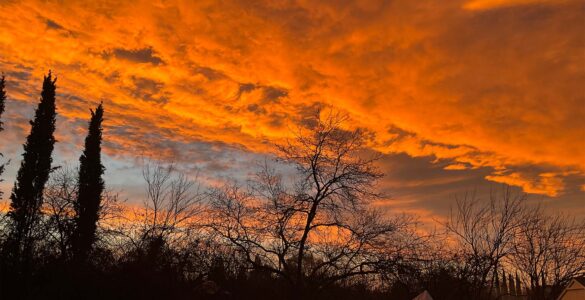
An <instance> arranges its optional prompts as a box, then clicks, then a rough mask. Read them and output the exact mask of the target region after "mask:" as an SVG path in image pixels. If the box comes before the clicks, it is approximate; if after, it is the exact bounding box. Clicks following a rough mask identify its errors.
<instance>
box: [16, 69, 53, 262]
mask: <svg viewBox="0 0 585 300" xmlns="http://www.w3.org/2000/svg"><path fill="white" fill-rule="evenodd" d="M56 80H57V79H56V78H55V79H53V77H52V75H51V71H49V74H48V75H47V76H44V81H43V90H42V92H41V99H40V103H39V105H38V107H37V109H36V111H35V118H34V120H33V121H31V122H30V124H31V130H30V134H29V136H28V137H27V139H26V143H25V144H24V153H23V154H22V156H23V160H22V162H21V164H20V169H19V170H18V174H17V176H16V182H15V183H14V188H13V190H12V195H11V196H10V200H11V203H10V210H9V212H8V216H9V217H10V218H11V221H12V224H11V231H10V236H9V245H10V247H9V251H10V252H12V254H13V255H16V256H15V257H14V258H18V259H25V260H27V259H28V258H30V254H31V251H32V246H33V243H34V237H33V233H34V227H35V225H36V224H37V222H38V220H39V217H40V213H41V212H40V208H41V205H42V203H43V190H44V188H45V183H46V182H47V179H48V178H49V173H50V172H51V163H52V158H51V154H52V153H53V147H54V145H55V137H54V136H53V133H54V132H55V117H56V115H57V113H56V107H55V89H56V85H55V82H56Z"/></svg>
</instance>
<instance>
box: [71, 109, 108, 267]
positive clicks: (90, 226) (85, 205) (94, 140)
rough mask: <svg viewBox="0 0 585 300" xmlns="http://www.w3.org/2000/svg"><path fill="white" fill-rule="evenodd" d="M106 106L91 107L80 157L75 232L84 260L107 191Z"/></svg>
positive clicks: (78, 253) (75, 242)
mask: <svg viewBox="0 0 585 300" xmlns="http://www.w3.org/2000/svg"><path fill="white" fill-rule="evenodd" d="M103 114H104V109H103V106H102V104H100V105H98V107H97V108H96V110H95V112H94V111H91V120H90V122H89V132H88V134H87V137H86V139H85V149H84V151H83V154H82V155H81V157H80V158H79V163H80V164H79V179H78V184H79V188H78V194H77V201H76V205H75V211H76V222H75V223H76V228H75V233H74V235H73V243H72V246H73V255H74V259H75V260H77V261H79V262H83V261H85V260H86V259H87V256H88V254H89V251H90V250H91V247H92V245H93V243H94V241H95V234H96V228H97V222H98V218H99V209H100V207H101V201H102V193H103V191H104V180H103V179H102V175H103V174H104V166H103V165H102V162H101V142H102V121H103Z"/></svg>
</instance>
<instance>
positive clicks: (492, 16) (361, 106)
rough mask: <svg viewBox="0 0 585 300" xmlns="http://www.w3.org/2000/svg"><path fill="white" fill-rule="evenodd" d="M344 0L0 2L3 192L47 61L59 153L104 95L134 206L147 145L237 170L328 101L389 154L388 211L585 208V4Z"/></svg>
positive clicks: (118, 181) (74, 144) (70, 155)
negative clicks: (498, 190) (488, 203)
mask: <svg viewBox="0 0 585 300" xmlns="http://www.w3.org/2000/svg"><path fill="white" fill-rule="evenodd" d="M342 2H343V4H341V3H339V2H337V1H305V0H299V1H284V0H283V1H267V2H264V1H135V2H134V3H130V2H120V1H102V0H99V1H91V2H90V1H88V2H84V1H28V0H27V1H0V8H1V9H0V27H1V28H2V30H1V31H0V72H3V73H4V74H5V76H6V84H7V86H6V91H7V95H8V101H7V104H6V112H5V113H4V116H3V118H4V119H3V122H4V124H5V130H4V131H3V132H2V133H0V135H1V138H2V141H3V142H2V144H0V152H1V153H3V154H4V158H3V159H10V160H11V163H10V165H9V166H8V167H7V172H5V173H4V175H3V179H4V182H2V183H1V184H0V189H1V190H2V191H3V192H4V195H3V201H6V200H7V199H8V196H9V191H10V188H11V187H12V185H13V182H14V174H15V173H16V170H17V168H18V164H19V161H20V159H21V157H20V154H21V153H22V143H23V142H24V139H25V136H26V135H27V134H28V131H29V128H30V126H29V123H28V121H29V120H30V119H31V117H32V115H33V112H34V108H35V107H36V104H37V102H38V98H39V93H40V89H41V82H42V76H43V74H46V73H47V71H48V70H52V72H53V74H54V75H56V77H57V78H58V80H57V111H58V119H57V123H58V126H57V130H56V132H55V135H56V139H57V141H58V142H57V144H56V152H55V155H54V164H55V165H63V164H70V165H75V164H76V162H77V159H78V157H79V155H80V149H81V148H82V146H83V138H84V136H85V132H86V130H87V120H88V117H89V109H90V108H93V107H94V106H95V105H96V104H97V103H99V102H100V101H103V103H104V107H105V111H106V113H105V122H104V148H103V153H104V165H105V167H106V176H105V181H106V185H107V186H108V187H111V188H113V189H114V190H125V191H126V192H125V193H126V194H124V197H128V198H129V201H130V202H135V203H138V202H140V201H141V199H140V198H139V197H140V195H141V193H142V191H143V190H142V185H141V184H142V183H141V182H139V181H132V180H130V179H128V178H129V177H128V176H127V175H128V174H140V169H141V166H140V162H139V161H138V160H139V159H137V158H136V157H137V156H141V157H153V158H157V159H161V160H165V161H168V162H171V161H172V162H174V163H176V164H177V165H178V166H180V168H181V170H182V171H184V172H186V173H187V174H190V175H192V176H195V174H196V173H197V174H199V176H200V177H198V178H199V179H201V180H202V181H203V182H204V184H206V185H213V184H214V183H217V182H222V181H228V180H232V179H244V178H245V177H246V176H247V175H248V174H250V173H251V172H253V167H254V165H255V161H258V160H262V159H263V157H265V155H267V154H269V155H270V154H272V153H273V151H274V147H273V144H274V143H279V142H282V141H284V140H286V139H287V138H290V137H291V128H294V127H296V126H298V125H300V124H303V122H305V121H306V119H307V118H310V117H311V116H312V115H314V114H315V113H316V112H317V111H318V110H319V109H321V108H330V109H334V110H337V111H340V112H342V113H344V114H347V115H348V117H349V121H348V124H351V125H352V126H355V127H358V128H363V129H364V130H365V131H367V132H368V134H369V136H371V140H370V141H369V143H368V145H369V147H370V148H371V150H372V151H375V152H379V153H381V154H382V159H381V160H380V162H379V166H380V168H381V170H382V171H383V172H384V173H385V174H386V177H385V178H383V179H382V180H381V182H380V187H379V188H380V190H381V191H382V192H383V193H384V194H386V195H388V197H387V198H388V199H385V200H384V201H381V202H379V203H377V204H379V205H380V206H383V207H388V208H389V209H395V210H397V211H407V212H416V213H417V214H419V215H420V216H422V217H423V218H430V217H431V216H435V215H436V216H442V215H444V214H445V213H446V212H447V210H448V207H449V205H451V204H452V203H453V200H454V197H455V196H458V195H462V194H464V193H466V192H471V191H474V190H478V191H481V192H485V193H487V192H489V190H490V189H492V188H494V187H495V186H498V185H499V184H502V183H504V184H508V185H511V186H513V187H515V188H517V189H518V190H522V191H524V192H526V193H529V194H531V197H532V198H531V199H535V201H542V202H543V203H545V204H546V205H549V206H550V207H551V208H554V209H556V210H563V211H570V212H571V213H574V214H578V215H580V216H582V215H585V205H583V204H584V202H585V87H584V86H585V85H584V82H585V54H584V53H585V52H584V51H585V34H584V30H583V20H584V17H585V9H584V5H583V2H582V1H572V0H465V1H462V0H456V1H440V2H439V1H409V0H399V1H377V0H368V1H342ZM0 207H1V206H0Z"/></svg>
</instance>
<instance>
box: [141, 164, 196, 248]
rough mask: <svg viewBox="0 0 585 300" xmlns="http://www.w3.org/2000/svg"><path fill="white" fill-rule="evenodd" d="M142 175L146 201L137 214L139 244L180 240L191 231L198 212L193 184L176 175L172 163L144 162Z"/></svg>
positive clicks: (187, 179) (181, 175) (178, 174)
mask: <svg viewBox="0 0 585 300" xmlns="http://www.w3.org/2000/svg"><path fill="white" fill-rule="evenodd" d="M142 175H143V177H144V180H145V181H146V198H145V200H144V205H143V209H142V211H140V212H139V218H140V219H141V222H140V227H141V228H140V237H139V242H140V243H142V242H148V241H153V240H156V239H159V240H161V241H165V242H172V241H171V240H176V241H180V238H181V237H184V235H185V234H189V232H190V231H191V230H192V229H193V227H192V225H193V224H195V222H196V221H197V220H196V217H197V216H198V215H199V214H200V213H201V212H202V209H203V206H202V200H203V193H202V192H200V187H199V186H198V185H196V183H195V181H192V180H190V179H189V178H188V177H187V176H186V175H185V174H183V173H180V172H177V171H176V169H175V167H174V165H173V164H168V165H164V164H162V163H151V162H147V163H146V164H145V167H144V169H143V172H142Z"/></svg>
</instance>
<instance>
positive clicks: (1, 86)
mask: <svg viewBox="0 0 585 300" xmlns="http://www.w3.org/2000/svg"><path fill="white" fill-rule="evenodd" d="M5 79H6V78H5V77H4V75H2V77H0V118H1V117H2V113H4V105H5V104H6V90H5V87H6V80H5ZM3 124H4V123H2V119H0V131H2V130H4V128H3V127H2V125H3Z"/></svg>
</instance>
